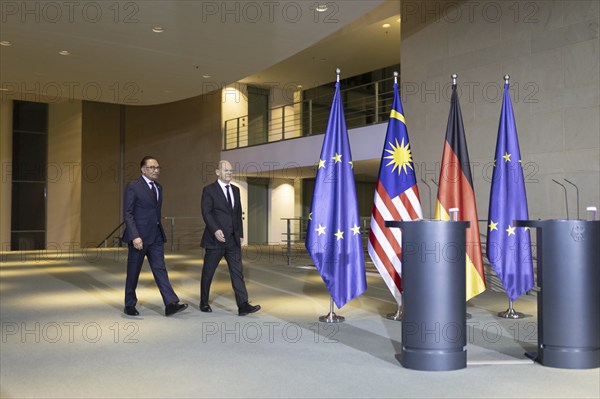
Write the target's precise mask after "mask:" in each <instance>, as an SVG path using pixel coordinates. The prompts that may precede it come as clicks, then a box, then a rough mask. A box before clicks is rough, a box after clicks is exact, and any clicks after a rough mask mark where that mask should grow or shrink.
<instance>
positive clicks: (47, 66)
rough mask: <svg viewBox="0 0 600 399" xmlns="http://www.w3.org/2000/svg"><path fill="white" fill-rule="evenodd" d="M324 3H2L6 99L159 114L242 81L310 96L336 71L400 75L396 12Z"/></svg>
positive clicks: (355, 0) (350, 1) (355, 3)
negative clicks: (152, 107)
mask: <svg viewBox="0 0 600 399" xmlns="http://www.w3.org/2000/svg"><path fill="white" fill-rule="evenodd" d="M324 3H325V4H327V5H328V6H329V9H328V10H327V11H325V12H322V13H318V12H316V11H315V10H314V7H315V5H316V4H317V2H315V1H305V0H299V1H281V2H279V1H277V2H267V1H265V2H262V1H257V2H248V1H214V2H213V1H210V2H202V1H194V0H185V1H184V0H177V1H154V0H144V1H135V2H134V1H120V2H116V1H114V2H112V1H111V2H108V1H106V2H104V1H89V2H88V1H77V2H39V1H36V2H16V1H15V2H3V4H2V16H1V21H0V40H1V41H9V42H10V43H11V45H10V46H0V57H1V59H0V89H1V91H0V96H1V97H2V98H3V99H12V98H16V99H23V100H30V101H45V102H53V101H59V100H69V99H83V100H94V101H102V102H108V103H120V104H135V105H147V104H160V103H167V102H172V101H177V100H182V99H186V98H190V97H194V96H197V95H200V94H203V93H206V92H209V91H212V90H215V89H219V88H222V87H224V86H225V85H227V84H230V83H233V82H236V81H240V80H243V81H245V82H253V83H257V84H265V83H271V84H276V85H277V84H279V85H284V84H287V83H290V82H293V83H294V84H301V85H303V87H305V88H308V87H313V86H316V85H318V84H322V83H325V82H330V81H332V80H334V79H335V68H337V67H339V68H341V69H342V77H348V76H352V75H355V74H358V73H363V72H367V71H369V70H372V69H376V68H380V67H382V66H387V65H392V64H396V63H399V60H400V22H399V14H400V3H399V1H398V0H385V1H380V0H377V1H376V0H370V1H361V0H343V1H336V2H324ZM384 22H389V23H390V24H391V27H390V28H387V29H383V28H382V27H381V24H382V23H384ZM156 26H160V27H162V28H164V32H163V33H154V32H153V31H152V29H153V27H156ZM61 50H68V51H69V52H70V55H68V56H62V55H59V51H61ZM203 75H208V76H210V77H208V78H206V77H203Z"/></svg>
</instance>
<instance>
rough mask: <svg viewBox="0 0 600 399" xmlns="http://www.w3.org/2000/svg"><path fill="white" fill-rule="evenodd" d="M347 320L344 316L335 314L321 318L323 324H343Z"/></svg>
mask: <svg viewBox="0 0 600 399" xmlns="http://www.w3.org/2000/svg"><path fill="white" fill-rule="evenodd" d="M344 320H346V319H345V318H344V317H343V316H338V315H336V314H335V313H329V314H328V315H327V316H320V317H319V321H320V322H321V323H342V322H343V321H344Z"/></svg>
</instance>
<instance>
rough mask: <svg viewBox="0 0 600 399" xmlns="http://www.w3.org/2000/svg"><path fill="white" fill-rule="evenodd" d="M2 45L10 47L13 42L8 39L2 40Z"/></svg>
mask: <svg viewBox="0 0 600 399" xmlns="http://www.w3.org/2000/svg"><path fill="white" fill-rule="evenodd" d="M0 46H6V47H8V46H12V43H11V42H9V41H8V40H2V41H1V42H0Z"/></svg>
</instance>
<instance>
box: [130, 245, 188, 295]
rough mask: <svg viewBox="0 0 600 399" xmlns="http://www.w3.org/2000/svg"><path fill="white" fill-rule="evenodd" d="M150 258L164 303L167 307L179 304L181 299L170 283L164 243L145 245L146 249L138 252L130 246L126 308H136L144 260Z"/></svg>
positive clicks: (151, 267)
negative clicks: (136, 292) (136, 293)
mask: <svg viewBox="0 0 600 399" xmlns="http://www.w3.org/2000/svg"><path fill="white" fill-rule="evenodd" d="M145 257H148V263H150V270H152V274H153V275H154V281H156V285H157V286H158V289H159V291H160V295H161V296H162V299H163V302H164V304H165V306H166V305H168V304H171V303H177V302H179V298H178V297H177V294H175V291H173V287H172V286H171V283H170V282H169V275H168V273H167V268H166V266H165V245H164V243H163V242H162V241H159V242H154V243H152V244H150V245H147V244H146V243H144V248H143V249H142V250H141V251H138V250H137V249H135V248H134V247H133V244H132V243H130V244H129V252H128V254H127V279H126V280H125V306H135V305H136V303H137V296H136V295H135V289H136V288H137V285H138V280H139V278H140V272H141V270H142V264H143V263H144V258H145Z"/></svg>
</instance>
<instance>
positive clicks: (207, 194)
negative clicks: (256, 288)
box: [200, 160, 260, 316]
mask: <svg viewBox="0 0 600 399" xmlns="http://www.w3.org/2000/svg"><path fill="white" fill-rule="evenodd" d="M216 174H217V181H215V182H214V183H212V184H209V185H208V186H206V187H204V190H203V191H202V217H203V218H204V223H205V225H206V227H205V228H204V234H203V235H202V242H201V244H200V246H201V247H203V248H204V249H205V250H206V251H205V254H204V266H203V267H202V277H201V279H200V310H201V311H202V312H212V308H211V307H210V304H209V294H210V285H211V283H212V279H213V276H214V275H215V271H216V270H217V266H218V265H219V262H220V261H221V259H223V257H225V260H226V261H227V267H228V268H229V277H230V278H231V285H232V287H233V292H234V294H235V302H236V303H237V307H238V314H239V315H240V316H245V315H247V314H249V313H254V312H258V311H259V310H260V305H254V306H253V305H250V303H248V291H247V290H246V283H245V282H244V275H243V272H242V248H241V244H242V237H243V235H244V232H243V226H242V204H241V201H240V189H239V188H238V187H236V186H234V185H233V184H231V179H232V178H233V167H232V166H231V164H230V163H229V162H228V161H225V160H222V161H219V167H218V168H217V170H216Z"/></svg>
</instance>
